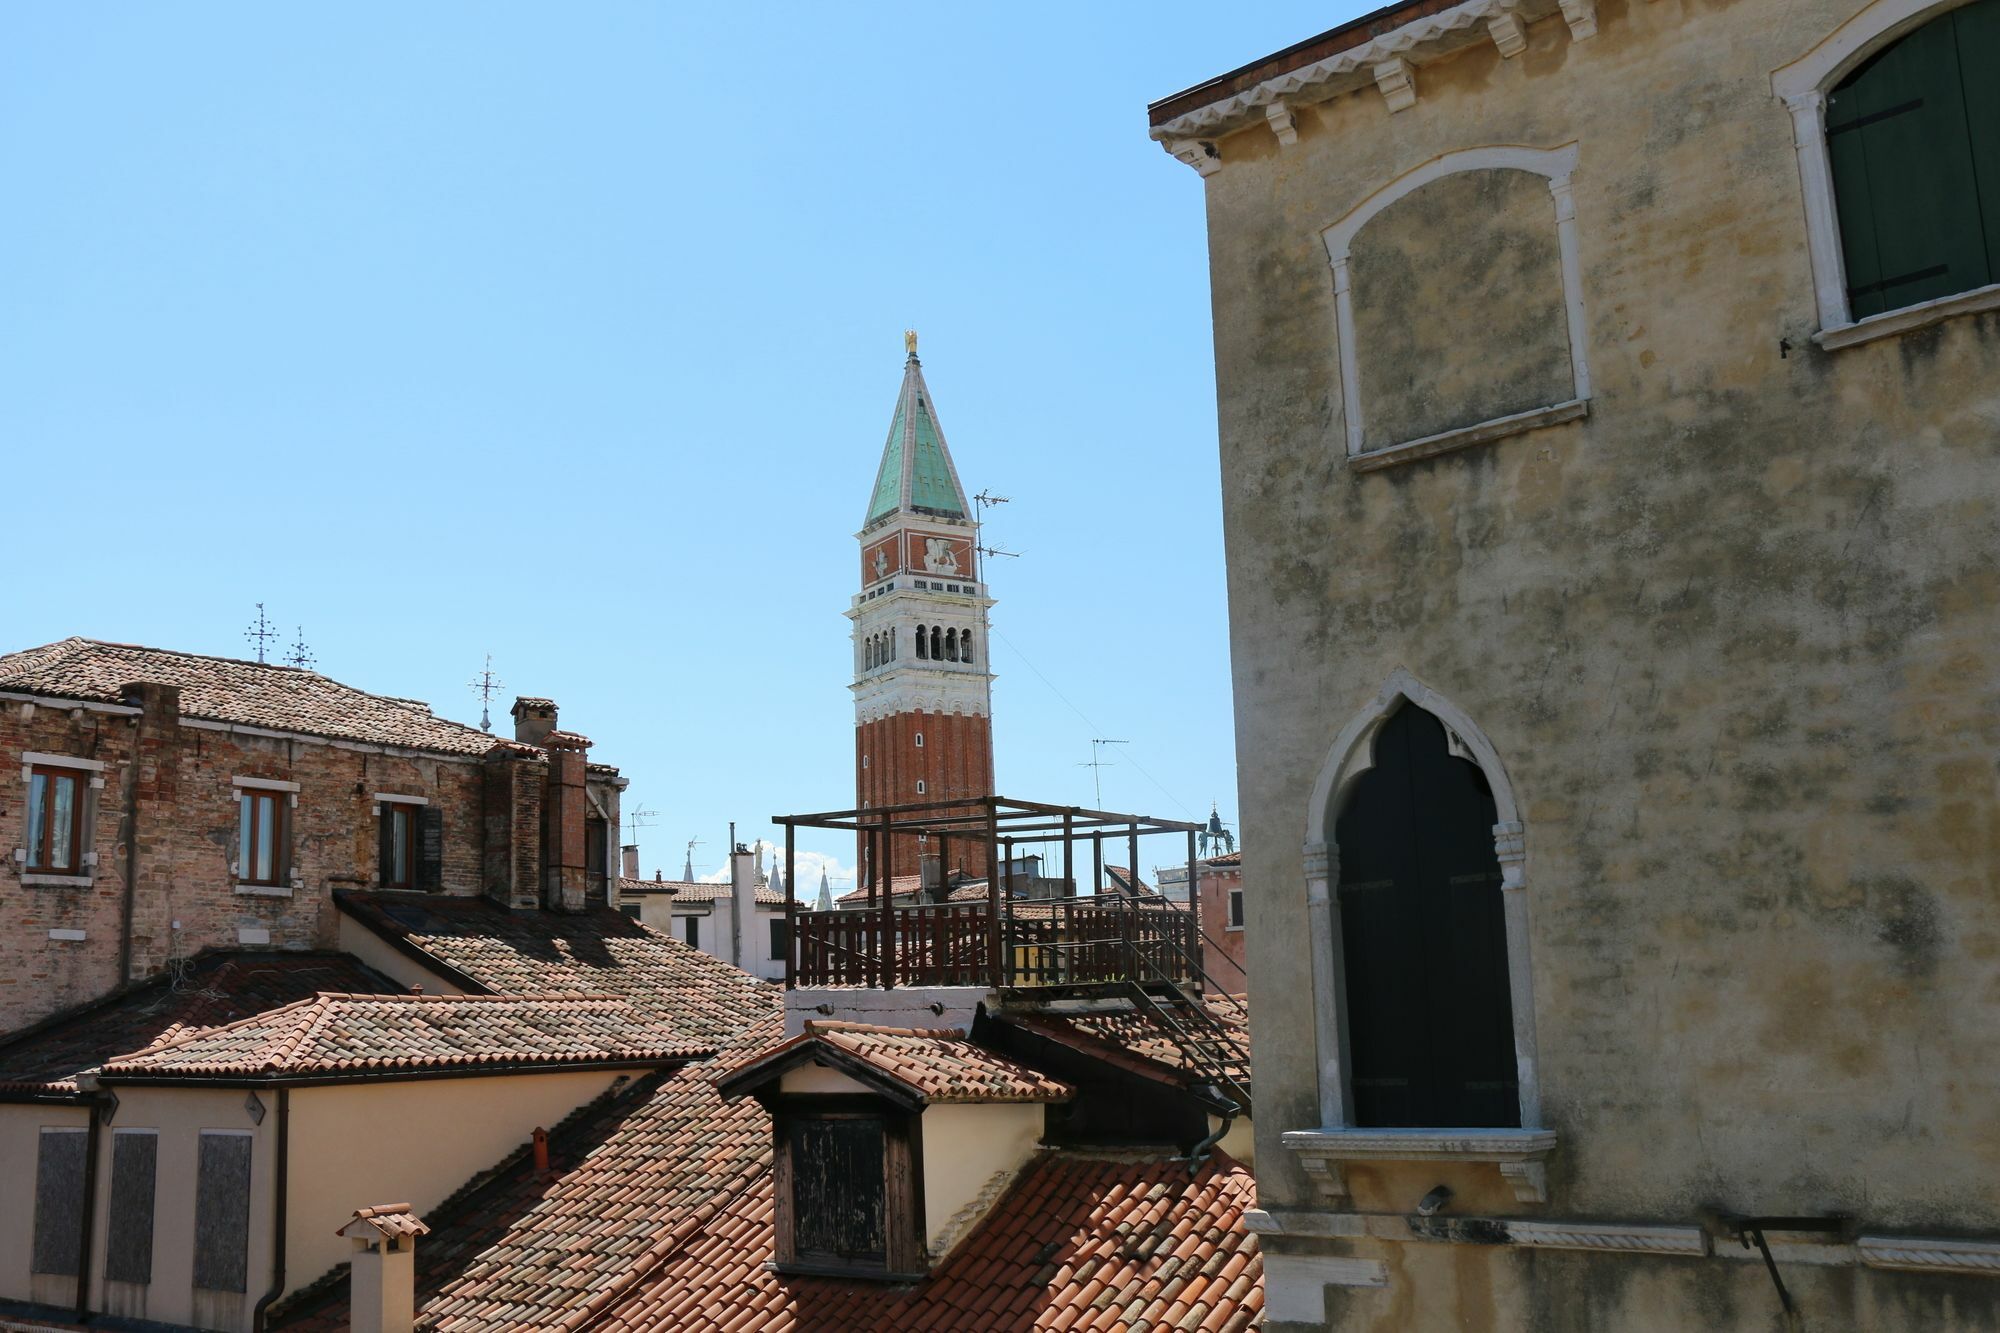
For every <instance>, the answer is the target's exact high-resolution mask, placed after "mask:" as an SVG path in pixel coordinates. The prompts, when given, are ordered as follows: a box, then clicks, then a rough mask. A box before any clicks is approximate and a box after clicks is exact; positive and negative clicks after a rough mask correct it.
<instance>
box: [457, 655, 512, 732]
mask: <svg viewBox="0 0 2000 1333" xmlns="http://www.w3.org/2000/svg"><path fill="white" fill-rule="evenodd" d="M465 688H467V689H468V690H471V691H472V692H473V693H474V694H476V695H478V696H479V729H480V730H481V731H491V730H493V696H494V695H496V694H498V693H500V691H502V690H504V689H506V688H507V686H506V683H505V682H503V681H502V680H501V679H500V677H498V676H496V675H494V674H493V654H492V653H488V654H486V668H485V670H483V671H481V672H480V673H479V675H478V676H477V677H475V678H474V679H473V680H472V682H471V683H470V684H468V685H467V686H466V687H465Z"/></svg>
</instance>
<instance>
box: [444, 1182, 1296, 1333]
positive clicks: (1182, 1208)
mask: <svg viewBox="0 0 2000 1333" xmlns="http://www.w3.org/2000/svg"><path fill="white" fill-rule="evenodd" d="M1255 1195H1256V1192H1255V1186H1254V1184H1253V1182H1252V1180H1251V1177H1250V1172H1249V1171H1247V1170H1246V1169H1244V1168H1243V1167H1242V1166H1241V1165H1239V1164H1237V1163H1236V1162H1234V1161H1232V1160H1230V1159H1229V1158H1227V1157H1224V1156H1220V1155H1218V1156H1217V1157H1215V1158H1214V1159H1213V1160H1212V1161H1210V1162H1209V1163H1208V1164H1206V1165H1205V1166H1203V1167H1202V1169H1201V1170H1200V1171H1199V1172H1198V1173H1196V1174H1195V1175H1193V1176H1190V1175H1189V1174H1188V1168H1187V1163H1186V1162H1185V1161H1184V1160H1181V1159H1177V1158H1173V1157H1168V1156H1165V1155H1158V1156H1148V1157H1107V1156H1099V1155H1095V1154H1085V1153H1074V1152H1054V1153H1048V1154H1045V1155H1044V1156H1042V1157H1041V1158H1039V1159H1037V1160H1036V1161H1034V1162H1033V1163H1031V1164H1030V1165H1029V1166H1028V1168H1027V1169H1026V1170H1024V1171H1023V1172H1022V1173H1021V1176H1020V1178H1019V1179H1018V1180H1016V1181H1015V1183H1014V1185H1013V1187H1012V1188H1011V1189H1010V1190H1008V1192H1007V1193H1006V1194H1005V1195H1004V1196H1003V1197H1002V1198H1001V1200H1000V1201H999V1202H998V1203H997V1204H995V1206H994V1208H993V1210H992V1211H991V1212H990V1213H988V1214H987V1216H986V1218H985V1219H984V1220H983V1221H982V1222H981V1223H980V1224H979V1226H978V1227H976V1228H975V1229H974V1230H973V1231H972V1233H971V1234H970V1235H968V1236H967V1237H966V1239H965V1240H964V1241H962V1242H961V1243H960V1244H959V1245H957V1246H956V1247H954V1248H953V1250H952V1251H951V1253H950V1254H949V1255H947V1256H946V1257H945V1258H944V1259H943V1260H942V1261H941V1262H940V1263H939V1264H938V1265H937V1267H936V1268H935V1269H934V1270H933V1272H932V1274H931V1276H930V1277H929V1278H928V1279H926V1280H925V1281H923V1282H920V1283H915V1284H913V1285H909V1286H888V1285H884V1284H882V1283H876V1282H848V1281H841V1280H840V1279H837V1278H819V1277H787V1276H784V1275H781V1274H777V1273H772V1272H769V1271H768V1270H766V1269H765V1267H764V1263H765V1261H766V1259H767V1258H768V1257H769V1256H770V1254H771V1253H772V1220H771V1184H770V1177H769V1176H768V1175H765V1176H762V1177H760V1178H759V1180H758V1181H757V1184H756V1187H755V1188H754V1189H750V1190H746V1191H744V1192H743V1193H742V1194H741V1195H740V1196H739V1197H737V1198H735V1199H733V1200H732V1201H730V1203H729V1204H728V1206H727V1207H726V1209H724V1210H723V1211H721V1212H720V1213H719V1214H718V1215H716V1216H715V1217H714V1218H713V1219H712V1220H706V1221H704V1222H703V1223H702V1224H701V1225H700V1226H699V1227H698V1228H690V1230H689V1234H688V1235H687V1236H686V1237H685V1238H684V1239H682V1240H681V1241H680V1242H679V1243H678V1244H677V1245H676V1246H675V1247H674V1248H673V1249H672V1250H671V1251H670V1252H668V1253H666V1254H664V1255H662V1256H661V1257H660V1258H659V1259H658V1260H657V1261H656V1262H655V1264H654V1265H653V1266H652V1267H651V1269H650V1270H649V1271H645V1272H643V1274H642V1275H641V1277H640V1279H639V1280H638V1281H635V1282H634V1283H633V1284H632V1287H631V1290H630V1291H629V1292H627V1293H623V1294H622V1295H619V1296H614V1297H613V1298H611V1299H610V1300H609V1301H608V1302H607V1304H608V1306H609V1313H608V1317H607V1318H605V1319H604V1321H603V1322H602V1323H592V1324H590V1325H589V1327H590V1328H591V1329H592V1330H593V1333H595V1331H596V1330H600V1329H601V1330H603V1331H604V1333H707V1331H710V1330H713V1331H715V1333H721V1331H723V1330H728V1333H738V1331H739V1330H741V1331H742V1333H749V1331H751V1330H756V1333H833V1331H834V1330H863V1329H895V1330H898V1333H908V1331H910V1330H932V1331H934V1333H944V1331H946V1330H949V1333H1025V1330H1030V1329H1035V1330H1042V1329H1046V1330H1051V1333H1053V1331H1054V1330H1066V1331H1067V1333H1083V1330H1117V1331H1118V1333H1139V1331H1140V1330H1160V1331H1161V1333H1165V1330H1177V1331H1178V1330H1201V1331H1202V1333H1236V1331H1237V1330H1241V1329H1249V1328H1255V1327H1258V1326H1259V1324H1260V1323H1261V1321H1262V1317H1263V1307H1264V1288H1263V1262H1262V1259H1261V1258H1260V1256H1259V1254H1258V1250H1257V1242H1256V1238H1255V1237H1254V1236H1253V1235H1252V1234H1251V1233H1250V1232H1248V1231H1246V1230H1245V1229H1244V1227H1243V1212H1244V1210H1245V1209H1246V1208H1250V1207H1253V1206H1255V1201H1256V1198H1255ZM422 1326H423V1325H422V1324H421V1323H420V1327H422ZM437 1327H439V1328H440V1329H442V1328H445V1327H447V1326H446V1325H442V1324H440V1325H438V1326H437Z"/></svg>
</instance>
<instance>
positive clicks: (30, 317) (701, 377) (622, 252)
mask: <svg viewBox="0 0 2000 1333" xmlns="http://www.w3.org/2000/svg"><path fill="white" fill-rule="evenodd" d="M1359 10H1360V6H1358V5H1353V4H1347V5H1340V6H1336V7H1334V8H1328V7H1326V6H1323V5H1312V6H1308V5H1305V4H1297V3H1274V4H1268V5H1260V6H1244V7H1242V8H1239V9H1227V8H1226V9H1224V10H1221V11H1217V10H1216V9H1215V8H1214V7H1213V6H1208V5H1202V6H1196V5H1192V4H1187V5H1173V4H1168V5H1164V6H1159V5H1156V6H1152V7H1150V8H1148V9H1147V10H1146V11H1144V13H1143V15H1142V14H1140V13H1138V12H1136V11H1126V10H1123V9H1118V8H1114V7H1110V6H1079V5H1073V4H1072V5H1064V6H1052V5H1008V6H991V7H986V8H981V9H971V8H969V7H953V6H936V7H916V6H899V7H895V8H887V7H882V8H873V9H858V8H857V9H855V10H853V11H848V12H842V11H840V10H837V9H836V7H832V6H825V5H812V6H807V5H796V6H791V5H787V6H768V7H752V6H733V7H728V8H727V9H726V10H725V9H724V8H723V7H701V8H699V9H696V8H694V7H681V6H666V5H641V4H630V3H598V4H590V5H560V6H558V5H549V4H543V5H525V4H495V3H479V4H471V3H464V4H450V3H441V2H437V0H431V2H427V3H425V4H422V5H410V4H401V3H399V4H361V3H343V4H339V5H320V6H316V7H308V6H303V5H282V6H280V5H269V4H238V5H223V4H181V5H146V6H140V5H128V6H122V7H114V6H85V5H75V4H56V3H44V4H27V3H23V4H13V5H9V6H7V7H6V8H5V10H4V11H0V182H4V190H5V194H6V196H7V199H8V206H7V207H6V209H5V210H4V211H0V449H4V454H5V457H6V459H7V463H8V465H7V467H6V472H5V475H6V476H7V477H8V479H9V481H10V483H11V484H12V485H13V486H14V487H18V488H19V489H17V490H15V492H14V495H13V497H12V503H11V504H10V506H9V518H8V523H7V526H8V528H9V529H10V530H11V533H12V536H13V538H14V540H13V542H12V545H13V548H14V549H15V550H16V551H17V552H19V553H21V554H22V555H24V556H26V557H27V558H26V559H25V560H23V561H22V562H21V563H20V565H19V566H18V567H17V572H16V574H15V576H14V577H13V578H11V579H9V580H7V582H6V585H5V591H0V608H4V612H5V613H4V615H0V649H9V650H10V649H13V648H18V647H25V646H28V645H32V644H37V643H43V642H47V641H49V640H52V639H57V638H61V637H63V636H65V635H68V634H85V635H90V636H94V637H98V638H107V639H117V640H125V641H136V642H142V643H150V644H157V645H160V646H166V647H174V648H181V649H186V650H191V651H197V652H213V653H220V654H224V655H247V653H248V649H249V645H248V644H246V642H245V640H244V638H243V631H244V628H245V626H246V624H247V623H248V622H249V621H250V619H251V618H252V616H253V614H254V603H256V602H259V601H262V602H264V603H265V604H266V605H267V606H268V608H269V609H270V613H271V615H272V617H273V618H274V619H275V620H276V621H278V622H279V623H280V624H281V625H282V626H283V627H284V628H285V629H286V630H287V631H289V630H291V629H292V627H293V626H295V625H303V626H304V629H305V637H306V639H307V641H308V642H309V643H310V645H311V647H312V649H313V652H314V654H315V655H316V657H317V659H318V664H319V667H320V669H321V670H324V671H326V672H327V673H328V674H331V675H334V676H337V677H339V678H340V679H343V680H346V681H349V682H351V683H353V684H356V685H359V686H361V687H363V688H366V689H372V690H377V691H380V692H383V693H390V694H399V695H406V696H413V697H418V698H423V699H427V700H429V701H430V702H431V703H432V705H433V706H434V708H435V709H436V710H437V711H438V712H439V713H441V714H444V715H446V716H451V717H456V718H460V719H464V720H468V721H475V722H476V721H477V716H478V703H477V700H476V699H474V698H473V696H472V695H471V694H470V693H469V691H468V690H467V688H466V686H467V682H468V681H470V679H471V678H472V676H473V675H474V673H475V672H476V671H477V670H478V669H479V667H480V665H481V663H482V660H483V656H484V654H486V653H488V652H491V653H492V654H493V658H494V666H495V669H496V671H497V672H498V673H499V675H500V676H501V677H502V678H503V679H504V680H505V682H506V684H507V685H508V686H509V693H508V699H509V700H511V697H512V694H513V693H516V692H518V693H524V694H545V695H549V696H552V697H554V698H555V699H556V700H557V701H558V702H559V703H560V704H561V705H562V709H563V720H564V724H565V725H566V726H569V727H572V728H574V729H577V730H581V731H583V732H585V733H586V734H588V735H590V736H592V737H593V738H594V739H595V740H596V741H597V747H596V749H595V750H594V751H593V754H594V757H596V758H600V759H603V760H605V761H607V762H611V763H615V764H618V765H620V766H621V767H622V768H623V769H624V770H625V772H626V773H627V774H628V775H629V776H630V777H631V779H632V786H631V788H630V790H629V791H628V793H627V806H628V809H630V808H636V807H640V806H643V807H645V808H647V809H650V810H653V811H656V812H658V813H657V815H656V817H655V818H654V820H652V821H651V826H650V827H648V828H645V829H643V830H642V831H641V832H640V834H639V835H638V836H639V840H640V841H641V843H642V845H643V847H644V852H643V858H644V863H645V870H646V873H648V874H650V873H651V872H652V870H653V869H654V868H655V867H663V868H665V869H667V871H668V873H669V874H674V873H677V872H678V870H679V867H680V864H681V859H682V855H683V849H684V846H685V844H686V842H687V840H688V839H689V838H692V837H699V838H700V839H702V845H701V846H700V847H698V848H697V849H696V851H695V863H696V868H697V871H698V872H699V871H703V870H710V869H713V868H714V867H715V866H716V865H718V864H719V863H720V861H721V858H722V855H723V851H724V845H723V844H724V840H725V838H726V836H727V824H728V822H729V821H730V820H732V819H733V820H736V821H737V822H738V824H739V830H738V832H739V836H740V837H744V838H746V839H747V838H754V837H758V836H763V835H767V834H768V833H769V832H770V830H769V828H768V825H767V824H766V823H765V821H766V820H767V818H768V817H769V816H770V815H771V814H772V813H774V812H779V811H791V810H807V809H827V808H835V807H841V806H846V805H850V804H852V801H853V772H852V764H853V758H852V751H853V738H852V726H853V712H852V706H851V703H850V701H849V696H848V691H847V688H846V686H847V683H848V680H849V663H850V654H849V645H848V639H847V631H848V622H847V621H846V620H845V619H843V618H842V616H841V611H842V610H843V609H844V608H845V606H846V605H847V598H848V596H849V595H850V593H851V592H852V591H853V588H854V581H855V578H856V574H857V561H856V557H855V543H854V541H853V532H854V530H855V528H856V527H857V526H858V525H859V523H860V519H861V515H862V510H863V506H864V504H865V502H866V500H867V495H868V491H869V487H870V484H871V482H872V480H873V473H874V468H875V464H876V460H877V454H878V451H879V449H880V447H881V442H882V438H883V435H884V433H885V431H886V430H887V426H888V420H889V415H890V412H891V410H892V408H893V405H894V397H895V393H896V388H897V384H898V381H899V377H900V369H901V360H902V331H903V329H905V328H906V327H907V328H915V329H917V330H919V332H920V333H921V335H922V339H923V347H922V350H923V356H924V368H925V374H926V377H927V378H928V380H929V382H930V385H931V388H932V391H933V394H934V396H935V399H936V402H937V405H938V411H939V413H940V416H941V419H942V422H943V425H944V428H945V431H946V433H947V436H948V437H949V439H950V442H951V446H952V450H953V454H954V456H955V458H956V460H957V463H958V467H959V471H960V474H961V476H962V477H963V479H964V480H965V482H966V485H967V489H968V490H973V491H977V490H980V489H983V488H988V489H991V490H994V491H997V492H999V493H1002V494H1005V495H1009V496H1011V497H1012V498H1013V503H1011V504H1010V505H1008V506H1006V507H1005V508H1003V509H1000V510H998V511H997V512H996V514H995V517H994V518H993V520H992V522H991V523H990V524H989V531H988V536H989V538H990V539H993V540H996V541H997V542H999V543H1000V544H1002V545H1004V546H1006V547H1009V548H1011V549H1014V550H1017V551H1020V552H1022V553H1023V554H1022V557H1021V558H1020V559H1018V560H1012V561H1005V562H1000V563H999V564H998V565H996V567H995V568H993V569H992V570H991V571H990V582H991V584H992V587H993V591H994V593H995V595H996V596H997V597H998V598H999V599H1000V605H999V606H998V607H997V608H996V610H995V612H994V630H995V633H994V652H993V661H994V665H995V669H996V670H997V671H998V672H999V673H1000V680H999V682H998V684H997V685H996V687H995V691H994V705H995V711H996V727H995V734H996V741H995V744H996V750H997V762H998V770H999V784H1000V787H1001V789H1002V790H1003V791H1005V792H1007V793H1009V794H1012V795H1021V796H1027V797H1031V798H1035V799H1048V800H1057V801H1064V802H1078V803H1088V802H1089V801H1090V800H1091V799H1092V794H1091V771H1090V770H1089V769H1088V768H1084V767H1081V766H1080V765H1081V764H1082V763H1083V762H1084V761H1086V760H1088V759H1089V758H1090V752H1091V746H1090V738H1091V737H1092V736H1110V737H1117V738H1121V739H1126V740H1129V741H1130V742H1131V744H1130V745H1128V746H1123V747H1116V748H1115V750H1114V751H1113V753H1112V754H1111V755H1110V758H1111V759H1113V760H1114V761H1115V763H1116V765H1117V766H1116V767H1109V768H1106V769H1104V770H1103V773H1102V777H1103V784H1104V792H1103V800H1104V803H1105V804H1106V805H1107V806H1109V807H1111V808H1114V809H1127V810H1136V811H1140V812H1143V813H1149V814H1155V815H1159V816H1163V817H1198V816H1202V815H1205V814H1206V813H1207V810H1208V803H1209V801H1210V800H1211V799H1214V800H1219V801H1220V802H1221V803H1222V807H1223V812H1224V817H1225V818H1227V819H1230V820H1232V821H1233V820H1234V818H1235V815H1234V809H1233V807H1234V805H1235V768H1234V763H1235V756H1234V749H1233V740H1232V735H1231V718H1230V701H1229V665H1228V661H1229V659H1228V642H1227V623H1226V610H1225V600H1226V588H1225V580H1224V575H1223V568H1222V549H1221V521H1220V508H1219V501H1218V495H1217V467H1216V455H1215V418H1214V388H1213V362H1212V359H1211V352H1210V341H1209V310H1208V293H1207V269H1206V250H1205V241H1204V236H1203V218H1202V200H1201V187H1200V183H1199V180H1198V178H1197V177H1196V176H1195V174H1194V173H1193V172H1192V171H1190V170H1188V169H1187V168H1186V167H1184V166H1182V165H1180V164H1179V163H1176V162H1174V161H1173V160H1171V159H1170V158H1168V157H1167V156H1166V155H1165V154H1164V153H1162V152H1161V151H1160V149H1159V148H1158V147H1157V146H1156V145H1154V144H1152V143H1150V142H1148V141H1147V139H1146V136H1145V121H1144V108H1145V104H1146V102H1147V101H1148V100H1150V99H1153V98H1157V97H1160V96H1164V95H1165V94H1167V93H1170V92H1173V91H1175V90H1177V89H1179V88H1181V87H1184V86H1186V85H1188V84H1191V83H1194V82H1197V81H1199V80H1200V79H1203V78H1205V77H1208V76H1210V75H1213V74H1217V73H1221V72H1222V71H1224V70H1226V69H1228V68H1231V67H1233V66H1235V65H1237V64H1240V63H1242V62H1244V61H1246V60H1249V59H1252V58H1255V57H1256V56H1259V55H1261V54H1264V53H1266V52H1268V51H1271V50H1275V49H1277V48H1279V47H1282V46H1285V45H1288V44H1290V43H1292V42H1294V41H1297V40H1299V39H1301V38H1304V37H1307V36H1310V35H1311V34H1313V33H1315V32H1317V31H1320V30H1322V29H1324V28H1327V27H1330V26H1332V25H1333V24H1335V23H1338V22H1340V21H1341V20H1343V19H1345V18H1347V17H1351V16H1352V15H1353V14H1355V13H1357V12H1359ZM289 638H290V636H289V634H288V636H287V642H289ZM504 706H505V703H504V701H503V704H502V707H503V708H504ZM504 725H505V723H504V719H503V721H502V724H501V725H500V726H496V730H499V729H501V727H503V726H504ZM808 848H809V849H814V848H816V849H817V850H820V851H823V852H826V853H829V854H831V855H833V856H835V857H837V859H838V863H839V864H838V867H837V868H836V869H835V871H834V873H835V876H836V881H838V878H839V877H840V876H841V875H842V874H843V873H846V874H851V864H852V859H853V852H852V848H851V847H850V846H847V845H845V844H844V843H842V842H841V841H840V840H829V841H828V842H826V843H823V844H808Z"/></svg>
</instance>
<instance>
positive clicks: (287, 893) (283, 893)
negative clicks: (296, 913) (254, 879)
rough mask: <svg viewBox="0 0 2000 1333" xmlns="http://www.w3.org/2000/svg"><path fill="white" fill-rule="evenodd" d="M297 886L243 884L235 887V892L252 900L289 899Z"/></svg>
mask: <svg viewBox="0 0 2000 1333" xmlns="http://www.w3.org/2000/svg"><path fill="white" fill-rule="evenodd" d="M297 887H298V885H296V884H243V883H238V884H237V885H235V891H236V892H237V893H240V894H243V895H244V896H246V897H250V898H289V897H291V896H292V890H294V889H296V888H297Z"/></svg>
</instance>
